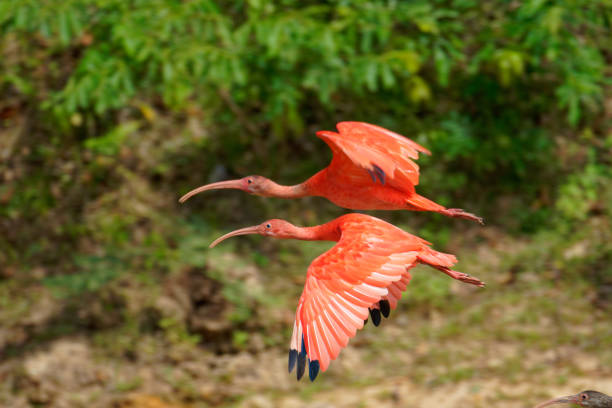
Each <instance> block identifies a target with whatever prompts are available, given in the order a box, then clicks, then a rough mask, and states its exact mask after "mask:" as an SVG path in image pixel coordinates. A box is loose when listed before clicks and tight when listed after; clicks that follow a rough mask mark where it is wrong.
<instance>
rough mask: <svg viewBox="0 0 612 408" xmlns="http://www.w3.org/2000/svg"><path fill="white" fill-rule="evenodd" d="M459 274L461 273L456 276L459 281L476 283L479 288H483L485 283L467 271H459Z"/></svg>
mask: <svg viewBox="0 0 612 408" xmlns="http://www.w3.org/2000/svg"><path fill="white" fill-rule="evenodd" d="M459 275H461V276H460V277H458V278H457V279H458V280H460V281H461V282H465V283H470V284H472V285H476V286H478V287H479V288H483V287H484V285H485V283H484V282H483V281H481V280H480V279H478V278H476V277H474V276H470V275H468V274H467V273H461V272H459Z"/></svg>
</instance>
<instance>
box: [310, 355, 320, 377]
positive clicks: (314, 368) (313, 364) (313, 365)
mask: <svg viewBox="0 0 612 408" xmlns="http://www.w3.org/2000/svg"><path fill="white" fill-rule="evenodd" d="M319 368H320V365H319V361H318V360H313V361H310V360H308V377H310V381H311V382H312V381H314V380H315V378H317V375H319Z"/></svg>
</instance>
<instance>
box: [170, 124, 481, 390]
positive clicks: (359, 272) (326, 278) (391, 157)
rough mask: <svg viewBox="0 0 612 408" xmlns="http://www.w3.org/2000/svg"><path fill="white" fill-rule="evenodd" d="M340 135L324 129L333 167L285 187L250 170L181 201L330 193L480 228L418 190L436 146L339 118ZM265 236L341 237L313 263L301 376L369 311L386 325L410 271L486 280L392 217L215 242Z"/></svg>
mask: <svg viewBox="0 0 612 408" xmlns="http://www.w3.org/2000/svg"><path fill="white" fill-rule="evenodd" d="M337 128H338V131H339V133H335V132H330V131H320V132H317V136H318V137H320V138H321V139H323V140H324V141H325V143H327V144H328V145H329V147H330V148H331V149H332V152H333V159H332V161H331V164H330V165H329V166H328V167H327V168H325V169H323V170H321V171H319V172H318V173H317V174H315V175H314V176H312V177H311V178H309V179H308V180H306V181H305V182H303V183H301V184H297V185H295V186H282V185H279V184H277V183H275V182H273V181H271V180H269V179H267V178H265V177H261V176H248V177H244V178H242V179H239V180H230V181H221V182H218V183H212V184H208V185H205V186H202V187H198V188H196V189H194V190H192V191H190V192H188V193H187V194H185V195H184V196H183V197H181V199H180V202H184V201H185V200H187V199H189V198H190V197H192V196H193V195H195V194H198V193H201V192H203V191H207V190H213V189H223V188H231V189H239V190H243V191H246V192H248V193H251V194H257V195H261V196H266V197H282V198H298V197H304V196H311V195H312V196H322V197H325V198H327V199H328V200H330V201H332V202H333V203H335V204H336V205H338V206H340V207H344V208H349V209H354V210H415V211H434V212H438V213H440V214H444V215H447V216H450V217H458V218H466V219H469V220H473V221H476V222H478V223H480V224H482V219H481V218H480V217H477V216H475V215H473V214H470V213H467V212H465V211H463V210H461V209H458V208H445V207H443V206H441V205H439V204H436V203H434V202H433V201H431V200H428V199H427V198H425V197H422V196H420V195H418V194H417V193H416V192H415V188H414V187H415V186H416V185H417V184H418V182H419V167H418V166H417V164H416V163H415V162H414V161H413V160H414V159H417V158H418V154H419V152H421V153H427V154H429V151H428V150H427V149H425V148H424V147H422V146H419V145H418V144H416V143H415V142H413V141H411V140H409V139H407V138H405V137H403V136H400V135H398V134H396V133H394V132H391V131H389V130H387V129H384V128H381V127H379V126H375V125H371V124H368V123H362V122H341V123H338V125H337ZM246 234H260V235H264V236H270V237H274V238H281V239H289V238H292V239H301V240H322V241H336V242H337V244H336V245H335V246H334V247H333V248H331V249H330V250H328V251H327V252H325V253H324V254H322V255H320V256H319V257H317V258H316V259H315V260H314V261H313V262H312V263H311V264H310V266H309V268H308V273H307V275H306V283H305V286H304V291H303V292H302V296H301V297H300V300H299V302H298V307H297V312H296V316H295V322H294V325H293V335H292V337H291V347H290V351H289V372H291V371H292V370H293V368H294V367H295V366H296V365H297V378H298V380H299V379H300V378H301V377H302V376H303V374H304V371H305V368H306V361H307V360H308V368H309V370H308V371H309V377H310V379H311V380H314V379H315V377H316V376H317V374H318V372H319V370H321V371H325V370H326V369H327V367H328V366H329V363H330V361H331V360H334V359H335V358H336V357H337V356H338V354H339V353H340V350H341V349H342V348H343V347H345V346H346V345H347V343H348V341H349V339H350V338H351V337H353V336H354V335H355V332H356V331H357V330H358V329H361V328H362V327H363V325H364V324H365V322H367V319H368V316H370V317H371V319H372V322H373V323H374V324H375V325H376V326H378V324H379V323H380V320H381V315H382V316H384V317H387V316H388V315H389V313H390V310H391V309H395V308H396V306H397V302H398V300H399V299H400V297H401V295H402V292H403V291H404V290H405V289H406V286H407V285H408V283H409V282H410V277H411V276H410V273H409V270H410V269H411V268H413V267H414V266H416V265H418V264H426V265H429V266H431V267H433V268H435V269H438V270H439V271H441V272H443V273H445V274H447V275H448V276H450V277H451V278H453V279H457V280H460V281H462V282H466V283H470V284H472V285H476V286H480V287H482V286H484V283H483V282H481V281H480V280H479V279H477V278H474V277H472V276H470V275H467V274H465V273H461V272H457V271H454V270H453V269H451V268H452V266H453V265H454V264H455V263H456V262H457V259H456V258H455V256H454V255H451V254H445V253H442V252H438V251H435V250H433V249H432V248H431V247H430V245H431V244H430V243H429V242H427V241H425V240H423V239H421V238H419V237H417V236H415V235H411V234H409V233H407V232H405V231H403V230H401V229H399V228H397V227H395V226H393V225H391V224H389V223H387V222H385V221H382V220H380V219H378V218H375V217H371V216H369V215H365V214H357V213H353V214H347V215H343V216H341V217H339V218H337V219H335V220H333V221H330V222H328V223H326V224H323V225H318V226H315V227H303V228H301V227H296V226H295V225H292V224H290V223H289V222H287V221H283V220H278V219H273V220H269V221H265V222H263V223H261V224H259V225H257V226H253V227H247V228H242V229H239V230H236V231H233V232H230V233H228V234H226V235H224V236H222V237H221V238H219V239H217V240H215V241H214V242H213V243H212V244H211V245H210V247H211V248H212V247H214V246H215V245H217V244H218V243H220V242H221V241H223V240H224V239H226V238H229V237H233V236H237V235H246Z"/></svg>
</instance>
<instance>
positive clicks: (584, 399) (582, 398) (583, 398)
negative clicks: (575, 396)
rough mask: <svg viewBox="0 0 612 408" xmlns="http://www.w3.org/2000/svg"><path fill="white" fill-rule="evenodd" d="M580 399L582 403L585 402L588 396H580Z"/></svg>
mask: <svg viewBox="0 0 612 408" xmlns="http://www.w3.org/2000/svg"><path fill="white" fill-rule="evenodd" d="M580 399H581V400H583V401H586V400H588V399H589V396H588V395H586V394H582V395H580Z"/></svg>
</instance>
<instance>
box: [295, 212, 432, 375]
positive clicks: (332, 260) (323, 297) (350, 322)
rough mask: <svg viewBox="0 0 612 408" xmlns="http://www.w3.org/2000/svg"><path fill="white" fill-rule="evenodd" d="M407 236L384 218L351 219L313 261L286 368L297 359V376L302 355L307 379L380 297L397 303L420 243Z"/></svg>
mask: <svg viewBox="0 0 612 408" xmlns="http://www.w3.org/2000/svg"><path fill="white" fill-rule="evenodd" d="M355 215H356V214H355ZM355 218H358V217H355ZM378 221H380V220H378ZM389 227H391V229H390V228H389ZM396 234H397V236H395V235H396ZM410 237H414V236H411V235H409V234H406V233H404V232H403V231H401V230H399V229H396V228H395V227H392V226H391V225H389V224H387V223H385V222H382V221H381V222H379V223H363V222H356V221H355V222H350V221H349V222H348V223H344V224H343V225H342V236H341V238H340V240H339V241H338V243H337V244H336V245H335V246H334V247H333V248H331V249H330V250H329V251H327V252H325V253H324V254H322V255H320V256H319V257H318V258H316V259H315V260H314V261H313V262H312V263H311V265H310V267H309V268H308V274H307V277H306V284H305V286H304V291H303V293H302V296H301V298H300V300H299V303H298V307H297V312H296V320H295V323H294V328H293V336H292V339H291V351H290V359H289V369H290V371H291V369H292V368H293V365H294V364H295V362H296V360H297V363H298V378H299V377H301V375H302V374H303V373H304V369H305V359H306V355H307V356H308V358H309V374H310V378H311V380H312V379H314V377H316V375H317V373H318V371H319V369H320V370H321V371H325V370H326V369H327V367H328V366H329V363H330V361H331V360H334V359H335V358H336V357H337V356H338V354H339V353H340V350H341V349H342V348H344V347H346V345H347V344H348V341H349V339H350V338H351V337H353V336H354V335H355V333H356V331H357V330H358V329H361V328H362V327H363V324H364V320H366V319H367V318H368V309H369V308H376V307H377V306H376V305H378V302H380V301H381V300H382V299H386V300H388V301H389V303H390V306H391V307H392V308H393V309H394V308H395V306H396V305H397V301H398V300H399V298H400V296H401V292H402V291H403V290H404V289H405V288H406V285H407V284H408V282H409V281H410V274H409V273H408V271H407V269H409V268H410V267H412V266H414V265H415V264H416V263H417V261H418V255H419V252H418V248H419V247H420V246H421V245H422V243H421V242H418V241H415V242H412V243H414V244H416V245H411V244H412V243H411V242H410ZM414 238H417V237H414Z"/></svg>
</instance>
